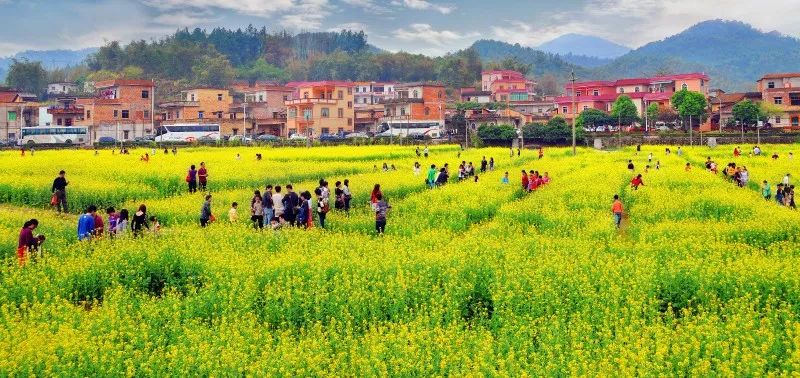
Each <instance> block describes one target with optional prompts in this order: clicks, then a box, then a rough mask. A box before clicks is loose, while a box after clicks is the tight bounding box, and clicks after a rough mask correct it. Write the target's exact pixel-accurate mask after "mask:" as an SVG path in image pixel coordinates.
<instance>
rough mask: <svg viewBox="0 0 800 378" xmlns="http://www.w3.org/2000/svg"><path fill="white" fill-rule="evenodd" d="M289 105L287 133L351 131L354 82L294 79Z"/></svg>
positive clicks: (320, 133)
mask: <svg viewBox="0 0 800 378" xmlns="http://www.w3.org/2000/svg"><path fill="white" fill-rule="evenodd" d="M286 86H287V87H290V88H293V89H294V92H293V94H292V99H290V100H287V101H285V102H284V104H285V105H286V129H287V130H286V134H287V135H292V134H295V133H297V134H302V135H306V136H311V137H317V136H319V135H322V134H338V133H348V132H352V131H353V128H354V119H355V112H354V108H353V100H354V97H353V83H351V82H345V81H315V82H292V83H288V84H286Z"/></svg>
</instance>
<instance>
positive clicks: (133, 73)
mask: <svg viewBox="0 0 800 378" xmlns="http://www.w3.org/2000/svg"><path fill="white" fill-rule="evenodd" d="M121 74H122V77H123V78H125V79H142V78H144V70H143V69H142V67H139V66H125V68H123V69H122V72H121Z"/></svg>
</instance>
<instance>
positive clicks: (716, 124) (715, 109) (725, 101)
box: [708, 89, 780, 130]
mask: <svg viewBox="0 0 800 378" xmlns="http://www.w3.org/2000/svg"><path fill="white" fill-rule="evenodd" d="M711 93H713V95H712V96H711V97H709V98H708V103H709V105H710V107H711V109H710V114H709V118H710V119H709V121H710V124H711V130H720V120H722V122H721V125H722V127H725V125H727V124H728V122H729V121H731V120H732V119H733V118H734V117H733V106H734V105H736V104H737V103H738V102H740V101H742V100H748V101H752V102H759V101H761V92H734V93H725V92H724V91H723V90H721V89H715V90H712V91H711ZM778 118H780V117H778ZM778 120H780V119H778Z"/></svg>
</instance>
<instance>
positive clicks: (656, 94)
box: [555, 73, 711, 121]
mask: <svg viewBox="0 0 800 378" xmlns="http://www.w3.org/2000/svg"><path fill="white" fill-rule="evenodd" d="M710 81H711V79H709V77H708V75H706V74H704V73H688V74H678V75H666V76H657V77H651V78H631V79H620V80H616V81H586V82H577V83H575V86H574V88H573V85H572V83H570V84H567V85H566V86H565V89H566V92H567V93H566V95H565V96H560V97H557V98H556V99H555V103H556V105H557V107H556V113H557V114H558V115H559V116H561V117H564V118H566V119H567V120H568V121H570V120H572V118H573V117H575V116H577V115H578V114H580V113H581V112H582V111H584V110H587V109H599V110H603V111H606V112H610V111H611V108H612V106H613V104H614V101H616V100H617V98H618V97H619V96H622V95H627V96H629V97H630V98H631V99H632V100H633V103H634V105H635V106H636V110H637V112H638V113H639V114H640V115H641V116H642V117H644V114H645V109H646V108H647V106H648V105H650V104H652V103H657V104H659V106H661V107H668V106H671V103H670V101H671V98H672V95H673V94H674V93H675V92H677V91H679V90H682V89H687V90H690V91H695V92H700V93H702V94H703V95H705V96H706V97H708V88H709V82H710ZM573 93H574V94H575V109H573V105H572V101H573Z"/></svg>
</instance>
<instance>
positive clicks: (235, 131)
mask: <svg viewBox="0 0 800 378" xmlns="http://www.w3.org/2000/svg"><path fill="white" fill-rule="evenodd" d="M231 132H232V133H233V135H239V129H231Z"/></svg>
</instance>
